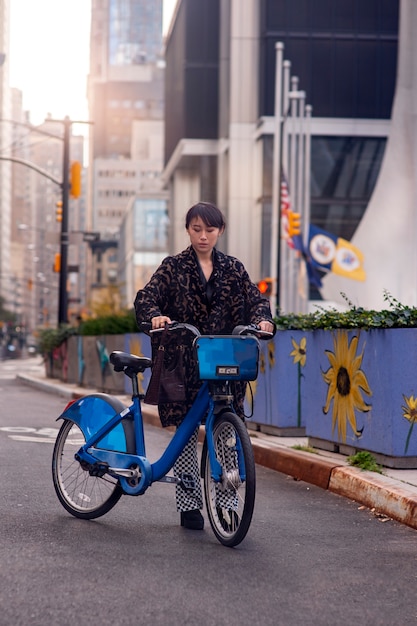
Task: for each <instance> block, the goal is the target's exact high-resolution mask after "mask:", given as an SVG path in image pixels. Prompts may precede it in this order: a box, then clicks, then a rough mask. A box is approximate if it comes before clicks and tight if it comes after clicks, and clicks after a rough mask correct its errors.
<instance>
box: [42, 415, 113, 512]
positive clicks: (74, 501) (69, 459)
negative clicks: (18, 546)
mask: <svg viewBox="0 0 417 626" xmlns="http://www.w3.org/2000/svg"><path fill="white" fill-rule="evenodd" d="M84 443H85V437H84V434H83V432H82V430H81V429H80V428H79V426H77V424H75V423H74V422H72V421H71V420H64V422H63V424H62V426H61V428H60V430H59V433H58V436H57V439H56V442H55V447H54V452H53V455H52V478H53V483H54V487H55V491H56V494H57V496H58V499H59V501H60V502H61V504H62V506H63V507H64V508H65V509H66V510H67V511H68V512H69V513H71V515H74V516H75V517H79V518H81V519H95V518H97V517H101V516H102V515H104V514H105V513H107V512H108V511H110V509H112V508H113V507H114V505H115V504H116V503H117V502H118V501H119V500H120V497H121V496H122V494H123V491H122V488H121V487H120V484H119V481H118V480H117V479H116V478H114V477H113V476H110V475H109V474H104V476H102V477H98V476H91V475H90V473H89V471H88V469H83V468H82V467H81V465H80V463H79V462H78V461H76V460H75V458H74V454H75V452H76V451H77V450H78V449H79V448H80V447H81V446H82V445H83V444H84Z"/></svg>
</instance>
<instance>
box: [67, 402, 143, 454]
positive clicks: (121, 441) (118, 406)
mask: <svg viewBox="0 0 417 626" xmlns="http://www.w3.org/2000/svg"><path fill="white" fill-rule="evenodd" d="M125 408H126V407H125V405H124V404H123V402H121V401H120V400H119V399H118V398H115V397H114V396H110V395H107V394H104V393H95V394H91V395H88V396H84V397H83V398H80V399H79V400H76V401H75V402H73V403H72V404H70V405H69V406H67V408H66V409H65V411H64V412H63V413H62V414H61V415H60V416H59V417H58V419H68V420H71V421H72V422H74V423H75V424H77V426H79V428H80V430H81V431H82V433H83V435H84V437H85V439H86V441H87V440H88V439H90V437H92V436H93V435H94V434H95V433H96V432H97V431H98V430H99V429H100V428H102V427H103V426H104V425H105V424H107V422H108V421H109V420H110V419H111V418H112V417H114V416H115V415H116V414H118V413H120V412H121V411H123V410H124V409H125ZM96 447H97V448H101V449H104V450H114V451H117V452H129V453H131V452H133V450H134V429H133V423H132V420H131V419H129V418H128V419H124V420H122V421H121V422H120V423H119V424H117V426H115V427H114V428H113V429H112V430H111V432H109V433H108V434H107V435H105V437H103V438H102V439H101V440H100V442H99V443H98V444H96Z"/></svg>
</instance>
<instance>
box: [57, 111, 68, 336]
mask: <svg viewBox="0 0 417 626" xmlns="http://www.w3.org/2000/svg"><path fill="white" fill-rule="evenodd" d="M70 126H71V120H70V119H69V117H68V116H66V117H65V119H64V153H63V159H62V161H63V163H62V168H63V170H62V186H61V188H62V222H61V241H60V252H61V267H60V272H59V303H58V325H60V324H67V323H68V292H67V280H68V243H69V241H68V202H69V191H70V181H69V138H70Z"/></svg>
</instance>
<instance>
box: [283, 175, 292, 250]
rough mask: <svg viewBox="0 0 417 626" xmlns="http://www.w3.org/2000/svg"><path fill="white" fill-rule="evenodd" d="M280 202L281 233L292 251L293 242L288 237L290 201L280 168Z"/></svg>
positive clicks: (286, 183)
mask: <svg viewBox="0 0 417 626" xmlns="http://www.w3.org/2000/svg"><path fill="white" fill-rule="evenodd" d="M280 200H281V207H280V208H281V225H282V228H281V232H282V236H283V238H284V239H285V240H286V242H287V244H288V245H289V247H290V248H293V249H294V247H295V246H294V241H293V239H292V238H291V237H290V235H289V232H288V213H289V212H290V211H291V199H290V190H289V186H288V181H287V177H286V176H285V173H284V170H283V169H282V168H281V186H280Z"/></svg>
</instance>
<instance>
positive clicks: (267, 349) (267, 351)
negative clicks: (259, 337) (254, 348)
mask: <svg viewBox="0 0 417 626" xmlns="http://www.w3.org/2000/svg"><path fill="white" fill-rule="evenodd" d="M274 366H275V343H274V342H273V341H268V342H262V344H261V350H260V353H259V374H262V376H263V377H264V379H265V380H266V384H265V385H262V389H263V391H264V394H265V396H264V397H265V410H266V412H269V413H271V410H272V406H273V402H272V398H271V394H272V384H271V370H272V369H273V367H274ZM258 388H259V377H258V378H257V379H256V380H253V381H251V382H250V383H249V384H248V385H246V402H247V403H248V406H251V405H252V403H253V401H254V398H255V397H256V394H257V393H258V390H259V389H258ZM269 417H271V416H270V415H269Z"/></svg>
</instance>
